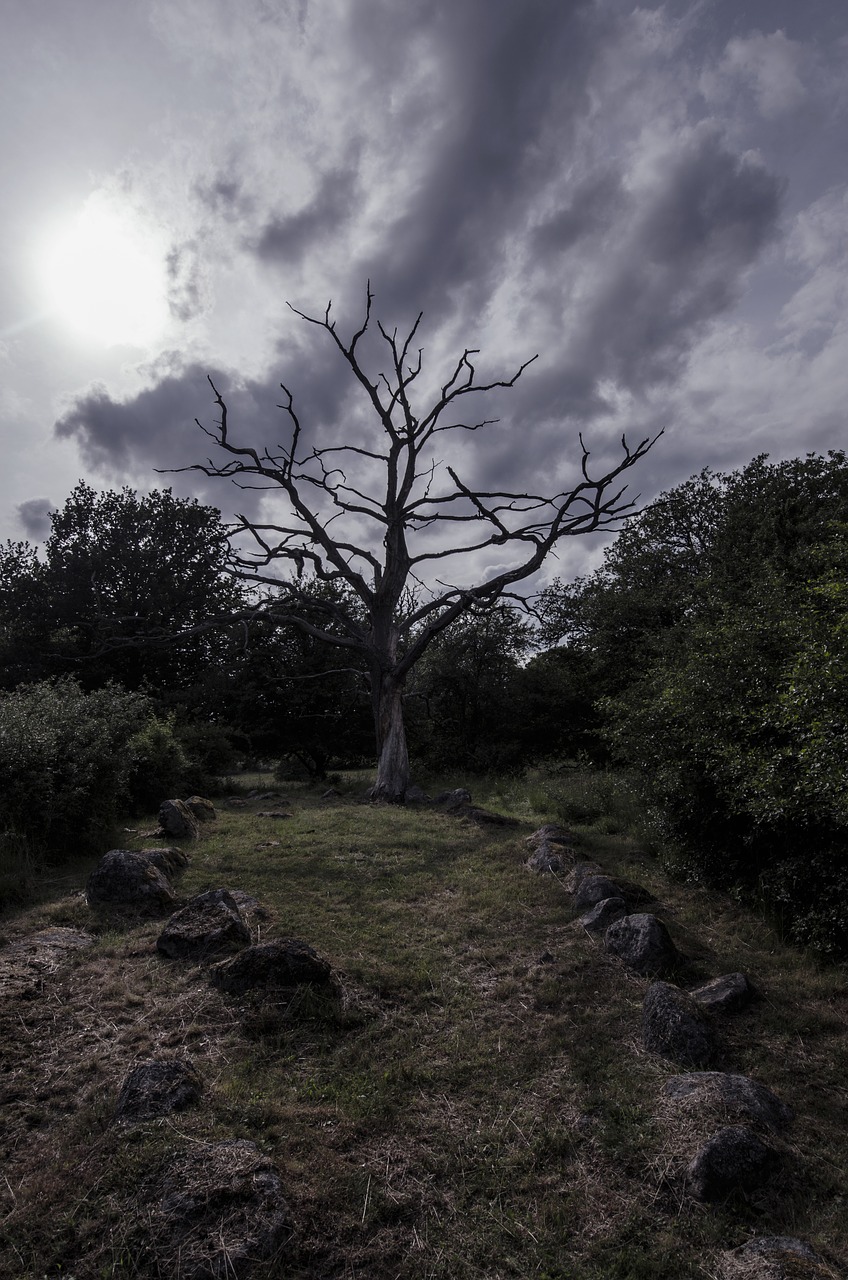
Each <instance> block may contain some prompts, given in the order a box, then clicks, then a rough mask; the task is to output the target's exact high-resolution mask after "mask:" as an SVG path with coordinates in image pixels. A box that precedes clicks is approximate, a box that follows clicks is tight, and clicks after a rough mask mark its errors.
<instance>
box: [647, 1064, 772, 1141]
mask: <svg viewBox="0 0 848 1280" xmlns="http://www.w3.org/2000/svg"><path fill="white" fill-rule="evenodd" d="M663 1093H664V1094H665V1095H666V1097H667V1098H671V1099H672V1100H673V1101H675V1102H693V1103H696V1104H697V1103H698V1102H702V1103H704V1104H705V1105H706V1106H709V1105H710V1104H711V1103H713V1104H715V1105H716V1106H717V1107H720V1108H721V1110H722V1111H724V1112H725V1113H730V1114H732V1115H735V1116H739V1117H742V1118H744V1119H746V1120H752V1121H755V1122H757V1123H759V1124H761V1125H763V1126H764V1127H765V1128H767V1129H783V1128H785V1127H786V1125H788V1124H790V1123H791V1122H792V1119H793V1111H792V1108H791V1107H789V1106H787V1105H786V1103H785V1102H781V1100H780V1098H778V1096H777V1095H776V1094H774V1093H772V1091H771V1089H767V1088H766V1087H765V1085H762V1084H758V1083H757V1082H756V1080H751V1079H750V1078H749V1077H748V1076H741V1075H733V1074H731V1073H730V1072H726V1071H690V1072H687V1073H686V1074H684V1075H679V1076H672V1078H671V1079H670V1080H667V1081H666V1083H665V1085H664V1086H663Z"/></svg>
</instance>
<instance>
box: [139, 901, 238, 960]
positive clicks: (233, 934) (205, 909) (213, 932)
mask: <svg viewBox="0 0 848 1280" xmlns="http://www.w3.org/2000/svg"><path fill="white" fill-rule="evenodd" d="M249 944H250V930H249V929H248V927H247V925H246V924H245V922H244V920H243V919H242V915H241V912H240V911H239V908H238V905H237V903H236V902H235V900H234V899H233V897H232V895H231V894H229V893H228V892H227V890H226V889H210V890H209V891H208V892H207V893H199V894H198V895H197V896H196V897H194V898H191V899H190V901H189V902H187V903H186V905H185V906H184V907H182V908H181V909H180V910H179V911H177V912H175V913H174V915H172V916H171V918H170V920H169V921H168V922H167V924H166V925H165V928H164V929H163V931H162V933H161V934H160V935H159V937H158V938H157V940H156V949H157V950H158V951H161V952H162V954H163V955H166V956H169V957H171V959H183V960H205V959H208V958H210V957H212V956H220V955H222V954H225V953H226V952H229V951H239V950H241V948H242V947H246V946H249Z"/></svg>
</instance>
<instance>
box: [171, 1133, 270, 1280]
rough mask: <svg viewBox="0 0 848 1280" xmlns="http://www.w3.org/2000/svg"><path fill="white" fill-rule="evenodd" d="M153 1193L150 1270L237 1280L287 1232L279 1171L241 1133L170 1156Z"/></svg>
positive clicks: (193, 1278) (194, 1279)
mask: <svg viewBox="0 0 848 1280" xmlns="http://www.w3.org/2000/svg"><path fill="white" fill-rule="evenodd" d="M157 1192H158V1204H157V1205H156V1207H155V1210H154V1212H155V1215H156V1216H155V1217H154V1219H153V1222H152V1223H151V1226H152V1227H153V1228H154V1230H152V1231H151V1237H152V1239H153V1240H154V1248H155V1250H156V1254H157V1260H158V1264H159V1265H160V1267H161V1270H160V1271H157V1275H158V1274H162V1275H174V1276H176V1275H179V1276H180V1277H181V1280H242V1278H243V1277H247V1276H251V1275H254V1274H255V1272H256V1268H257V1263H259V1264H262V1263H267V1262H270V1261H271V1260H273V1259H274V1258H276V1257H277V1255H278V1254H279V1252H280V1251H281V1249H282V1248H283V1246H284V1245H285V1243H286V1241H287V1240H288V1238H289V1235H290V1233H291V1219H290V1214H289V1208H288V1205H287V1204H286V1200H285V1198H284V1195H283V1188H282V1183H281V1180H280V1175H279V1172H278V1170H277V1169H276V1167H275V1166H274V1165H273V1164H272V1162H271V1161H270V1160H269V1159H268V1157H267V1156H264V1155H262V1153H261V1152H260V1151H259V1149H258V1148H257V1147H256V1146H255V1144H254V1143H252V1142H248V1141H247V1140H246V1139H244V1138H241V1139H236V1140H234V1141H229V1142H220V1143H215V1144H213V1143H198V1144H196V1145H194V1144H193V1145H192V1146H191V1147H190V1148H188V1149H187V1150H185V1151H183V1152H181V1153H179V1154H178V1155H177V1156H175V1157H174V1158H172V1160H171V1161H170V1163H169V1165H168V1166H167V1168H166V1170H165V1173H164V1176H163V1177H162V1178H161V1180H160V1182H159V1185H158V1188H157ZM262 1273H263V1274H265V1269H263V1272H262Z"/></svg>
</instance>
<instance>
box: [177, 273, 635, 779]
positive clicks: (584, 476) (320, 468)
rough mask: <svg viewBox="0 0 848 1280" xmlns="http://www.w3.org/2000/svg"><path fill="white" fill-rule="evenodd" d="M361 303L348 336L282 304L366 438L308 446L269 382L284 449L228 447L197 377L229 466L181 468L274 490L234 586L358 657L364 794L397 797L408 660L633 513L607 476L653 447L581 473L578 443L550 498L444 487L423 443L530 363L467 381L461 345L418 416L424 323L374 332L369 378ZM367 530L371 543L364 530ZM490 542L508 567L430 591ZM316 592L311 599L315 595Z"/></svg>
mask: <svg viewBox="0 0 848 1280" xmlns="http://www.w3.org/2000/svg"><path fill="white" fill-rule="evenodd" d="M372 302H373V294H372V292H371V288H370V285H369V287H368V290H367V301H366V307H365V316H364V319H363V321H362V324H361V325H360V327H359V329H357V331H356V332H355V333H354V334H353V336H352V337H351V338H350V339H349V340H348V341H345V340H344V339H343V338H342V337H340V335H339V333H338V331H337V328H336V321H335V319H333V318H332V317H331V304H329V303H328V305H327V308H326V310H325V312H324V314H323V316H319V317H315V316H310V315H306V314H305V313H304V312H302V311H298V310H297V308H295V307H291V310H292V311H294V312H295V314H296V315H298V316H300V317H301V319H303V320H305V321H306V322H307V323H309V324H312V325H315V326H317V327H318V328H320V329H323V330H324V331H325V333H326V334H327V335H328V336H329V338H330V340H331V341H332V342H333V343H334V344H335V347H336V349H337V351H338V352H339V354H340V355H341V357H342V359H343V360H344V361H346V363H347V365H348V366H349V369H350V371H351V373H352V374H353V377H354V378H355V379H356V381H357V382H358V383H359V385H360V387H361V388H362V390H363V392H364V394H365V396H366V397H367V401H368V402H370V407H371V409H372V410H373V413H374V415H375V418H376V423H375V436H376V438H377V443H376V444H373V443H372V442H371V441H370V440H369V441H366V442H365V443H361V444H354V443H348V444H329V445H324V446H319V445H317V444H308V443H306V442H305V439H304V437H305V432H304V430H303V428H302V426H301V422H300V419H299V417H298V414H297V412H296V410H295V405H294V398H293V396H292V393H291V392H290V391H289V389H288V388H287V387H286V386H285V385H283V384H281V385H282V390H283V397H284V399H283V403H282V404H281V405H279V406H278V407H279V408H280V409H282V410H283V412H284V413H285V415H286V417H287V419H288V427H289V430H288V443H287V444H286V445H277V446H274V447H269V446H267V445H263V446H259V447H254V446H251V445H244V444H236V443H234V441H233V439H232V438H231V433H230V424H229V421H228V415H227V405H226V404H225V402H224V399H223V397H222V396H221V394H220V392H219V391H218V390H217V388H216V387H215V385H214V383H213V382H212V380H211V378H210V380H209V381H210V385H211V387H212V391H213V393H214V396H215V402H216V404H217V406H218V409H219V411H220V417H219V419H218V421H217V422H216V423H215V425H214V427H213V428H211V429H209V428H207V427H204V426H203V424H202V423H200V422H198V426H200V427H201V429H202V430H203V431H205V433H206V434H207V435H208V436H210V437H211V439H212V440H214V442H215V444H216V445H217V446H218V447H219V448H220V449H221V450H223V452H224V453H225V454H227V455H229V458H228V460H227V461H223V462H222V463H220V464H218V463H216V462H214V461H212V460H211V459H210V460H209V461H208V462H207V463H206V464H201V463H198V464H195V465H194V466H193V467H190V468H185V469H186V470H197V471H202V472H203V473H204V474H205V475H207V476H216V477H221V478H228V479H230V480H232V481H234V482H235V483H236V484H237V485H239V486H241V487H245V488H256V487H259V488H266V487H270V488H274V489H277V490H279V491H281V492H282V494H283V495H285V500H286V501H285V514H284V515H283V516H282V518H281V522H280V523H279V524H260V523H258V522H257V521H256V520H251V519H248V518H247V517H246V516H242V515H239V516H238V517H237V521H238V523H237V524H236V525H235V526H234V527H233V529H232V537H231V541H232V546H233V564H234V566H235V567H236V569H237V571H238V573H239V574H240V576H242V577H243V578H245V579H246V580H248V581H250V582H252V583H254V584H256V585H257V587H258V588H261V589H262V590H263V599H262V603H261V606H260V607H261V609H262V611H263V612H265V613H266V614H268V615H270V616H271V617H273V618H275V619H276V620H277V621H279V622H280V623H290V624H294V625H296V626H299V627H301V628H302V629H303V630H304V631H307V632H308V633H309V634H311V635H313V636H317V637H319V638H320V639H322V640H325V641H327V643H329V644H332V645H335V646H337V647H338V648H339V649H341V650H342V651H345V650H346V651H348V653H349V654H350V657H351V659H353V658H354V655H355V658H356V665H360V664H363V663H364V665H365V666H366V668H367V671H368V673H369V676H370V696H371V703H372V709H373V714H374V726H375V730H376V739H377V756H378V765H377V778H376V782H375V785H374V787H373V789H372V792H371V794H372V796H373V798H375V799H385V800H390V801H395V802H402V801H403V799H404V796H405V793H406V789H407V787H408V785H409V759H408V754H407V746H406V734H405V730H404V719H403V694H404V685H405V682H406V679H407V676H408V675H409V672H410V671H411V670H412V668H413V667H414V666H415V663H416V662H417V661H418V659H419V658H420V657H421V655H422V654H423V653H424V652H425V650H426V649H427V646H428V645H429V644H430V642H431V641H432V640H433V638H434V637H435V636H436V635H438V634H439V633H440V632H441V631H443V630H444V629H445V628H446V627H448V626H450V624H451V623H452V622H453V621H454V620H455V619H456V618H458V617H459V616H460V615H461V614H462V613H464V612H465V611H466V610H468V609H470V608H473V607H479V606H481V605H483V606H485V605H486V604H487V603H492V602H494V601H495V600H497V599H498V598H500V597H503V596H505V595H511V594H513V593H512V588H513V587H514V586H515V584H517V583H520V582H524V581H526V580H527V579H529V578H530V577H532V575H533V574H535V573H536V571H537V570H538V569H539V568H540V567H541V565H542V564H543V562H544V560H545V557H546V556H547V555H548V554H549V552H550V551H551V550H552V549H553V548H554V547H555V546H556V544H557V543H558V542H559V541H560V540H561V539H563V538H567V537H574V536H575V535H577V534H584V533H590V532H592V531H594V530H599V529H611V528H615V527H616V526H617V525H618V523H619V522H620V520H621V517H622V516H624V515H626V514H628V513H630V512H632V509H633V502H632V501H628V500H625V487H624V486H621V487H619V485H618V483H617V482H618V480H619V477H621V476H622V475H623V473H624V472H626V471H629V470H630V468H631V467H633V466H635V464H636V463H637V462H639V460H640V459H641V458H643V457H644V456H645V454H646V453H647V452H648V450H649V449H650V448H651V445H652V444H653V443H654V440H648V439H645V440H642V441H641V442H640V443H639V445H638V446H637V447H636V448H635V449H631V448H630V447H629V446H628V444H627V441H626V439H625V438H624V437H622V442H621V446H622V454H621V458H620V460H619V461H618V462H617V464H616V465H615V466H614V467H612V468H611V469H610V470H608V471H606V472H605V473H604V474H603V475H600V476H597V477H595V478H593V477H592V476H591V475H590V472H589V452H588V450H587V449H586V446H585V444H584V442H583V438H582V436H581V437H580V449H581V451H582V458H581V478H580V480H579V481H578V482H577V483H576V484H574V485H573V487H572V488H570V489H568V490H567V491H564V492H560V493H556V494H554V495H552V496H544V495H541V494H532V493H522V492H515V491H511V490H507V489H504V490H495V491H491V492H487V491H484V490H481V489H476V488H472V487H471V486H469V485H468V484H466V483H465V482H464V481H463V480H462V479H461V477H460V476H459V475H458V474H457V471H456V470H455V469H454V468H453V467H451V466H445V467H444V479H443V471H442V463H441V462H440V460H439V458H438V457H437V456H436V453H435V452H434V450H435V448H436V444H435V442H436V437H437V436H439V435H442V434H445V433H448V432H473V431H481V430H482V429H483V428H486V427H490V426H492V425H494V422H495V421H497V420H496V419H488V420H485V419H484V420H481V421H463V420H460V421H454V420H453V415H454V414H455V413H456V412H457V411H458V410H459V409H460V406H463V405H464V404H466V403H467V402H468V401H469V400H470V398H471V397H472V396H479V395H481V394H484V393H487V392H492V391H494V390H496V389H499V388H508V387H513V386H515V383H516V382H517V381H518V379H519V378H520V376H521V374H522V373H523V372H524V370H525V369H526V368H527V367H528V365H530V364H532V362H533V360H535V359H536V357H535V356H534V357H533V358H532V360H527V361H525V363H524V364H522V365H521V366H520V368H519V369H518V370H517V372H515V373H514V374H513V375H512V377H511V378H508V379H505V380H504V379H500V380H496V381H492V382H480V383H478V382H477V381H476V371H475V367H474V364H473V362H472V356H475V355H476V354H478V353H477V351H476V350H472V349H468V350H465V351H463V353H462V355H461V356H460V357H459V359H458V360H457V361H456V364H455V366H454V367H453V369H452V372H451V374H450V377H449V378H448V379H447V381H446V382H445V383H444V385H443V386H442V387H441V390H440V391H439V392H438V393H437V394H436V396H435V401H434V403H433V404H431V406H430V408H428V409H427V410H426V411H424V412H422V411H421V410H419V409H418V408H416V407H414V406H413V401H412V396H411V392H412V390H413V384H414V383H415V381H416V379H417V378H418V376H419V374H420V373H421V368H422V357H421V349H420V348H419V349H417V350H416V349H414V348H413V343H414V341H415V338H416V335H417V333H418V329H419V325H420V323H421V318H422V317H421V315H419V316H418V318H417V320H416V321H415V323H414V325H413V326H412V328H411V330H410V331H409V333H408V334H407V335H406V337H405V338H403V339H402V340H401V339H399V338H398V334H397V330H395V331H394V332H389V331H387V330H386V329H385V328H384V327H383V326H382V324H380V323H379V321H378V322H377V326H376V327H377V330H378V332H379V339H378V341H379V340H382V343H384V344H385V352H386V357H387V363H388V367H389V372H388V373H385V372H380V373H378V374H377V376H376V377H375V378H372V376H371V375H369V373H367V372H366V369H365V367H364V364H363V358H362V357H361V356H360V344H361V342H362V339H363V337H364V335H365V334H366V331H367V330H368V328H369V325H370V324H371V321H372V315H371V310H372ZM289 305H290V306H291V304H289ZM438 443H439V444H441V442H438ZM354 473H356V474H354ZM363 530H365V531H366V533H365V536H363ZM372 532H373V535H374V536H373V538H372V537H369V536H368V535H369V534H370V533H372ZM501 547H503V548H512V549H513V550H514V552H515V563H514V565H513V566H512V567H510V568H507V569H503V568H499V569H497V570H496V571H493V572H491V573H490V574H488V575H487V574H486V573H485V572H484V573H483V574H482V576H481V580H480V581H479V582H477V583H476V585H474V586H472V587H466V586H460V585H451V584H450V583H447V582H445V581H444V573H445V569H444V565H445V563H446V562H449V561H451V560H452V559H454V558H456V557H463V556H469V555H472V554H474V553H477V554H478V555H479V554H480V553H484V552H485V551H486V549H487V548H501ZM502 555H503V553H499V558H501V560H502ZM466 563H467V562H466ZM281 566H284V567H285V568H286V570H287V572H286V574H285V575H281V574H280V572H279V569H280V567H281ZM305 571H306V572H305ZM436 575H438V577H436ZM433 579H435V582H436V585H435V586H433V585H432V580H433ZM427 580H430V581H429V582H428V581H427ZM316 583H317V584H321V585H322V586H323V590H320V591H317V592H316V591H315V590H314V585H315V584H316ZM328 586H329V587H330V588H331V589H330V590H328V589H327V588H328ZM332 588H336V589H332ZM351 665H354V662H353V661H352V662H351Z"/></svg>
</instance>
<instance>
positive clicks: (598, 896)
mask: <svg viewBox="0 0 848 1280" xmlns="http://www.w3.org/2000/svg"><path fill="white" fill-rule="evenodd" d="M622 896H623V895H622V892H621V890H620V889H619V887H618V885H617V884H616V883H615V881H614V880H610V878H609V876H604V875H589V876H584V877H583V879H582V880H581V881H580V883H579V885H578V886H577V891H576V893H575V894H574V905H575V907H576V908H577V910H578V911H586V910H587V909H588V908H589V907H594V906H595V904H596V903H598V902H603V900H604V898H621V897H622Z"/></svg>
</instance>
